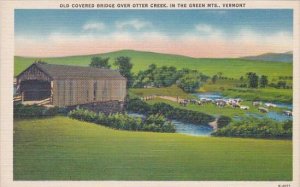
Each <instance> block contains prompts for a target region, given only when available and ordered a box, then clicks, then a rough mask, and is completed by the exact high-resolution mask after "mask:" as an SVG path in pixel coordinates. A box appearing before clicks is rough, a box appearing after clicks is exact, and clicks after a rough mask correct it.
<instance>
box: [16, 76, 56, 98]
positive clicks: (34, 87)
mask: <svg viewBox="0 0 300 187" xmlns="http://www.w3.org/2000/svg"><path fill="white" fill-rule="evenodd" d="M20 92H21V93H22V95H23V100H24V101H40V100H44V99H47V98H49V97H50V96H51V83H50V82H48V81H41V80H24V81H22V82H21V84H20Z"/></svg>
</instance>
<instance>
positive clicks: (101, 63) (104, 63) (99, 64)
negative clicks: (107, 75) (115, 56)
mask: <svg viewBox="0 0 300 187" xmlns="http://www.w3.org/2000/svg"><path fill="white" fill-rule="evenodd" d="M108 61H109V58H101V57H92V58H91V63H90V67H95V68H107V69H109V68H110V65H109V63H108Z"/></svg>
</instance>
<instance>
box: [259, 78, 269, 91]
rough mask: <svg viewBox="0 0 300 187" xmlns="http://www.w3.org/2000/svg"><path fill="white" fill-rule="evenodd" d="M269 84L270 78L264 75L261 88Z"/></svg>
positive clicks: (260, 83) (261, 79)
mask: <svg viewBox="0 0 300 187" xmlns="http://www.w3.org/2000/svg"><path fill="white" fill-rule="evenodd" d="M268 83H269V81H268V77H267V76H265V75H262V76H261V77H260V80H259V85H260V87H262V88H265V87H266V86H267V85H268Z"/></svg>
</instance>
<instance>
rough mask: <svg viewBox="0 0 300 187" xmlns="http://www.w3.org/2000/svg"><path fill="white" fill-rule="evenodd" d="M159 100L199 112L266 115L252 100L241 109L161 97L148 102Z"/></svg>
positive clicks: (152, 102)
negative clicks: (184, 103) (245, 107)
mask: <svg viewBox="0 0 300 187" xmlns="http://www.w3.org/2000/svg"><path fill="white" fill-rule="evenodd" d="M159 102H163V103H167V104H169V105H171V106H173V107H177V108H182V109H188V110H193V111H197V112H203V113H206V114H210V115H213V116H220V115H225V116H229V117H243V116H244V117H245V116H247V115H246V114H247V113H252V114H260V115H265V114H263V113H261V112H259V111H258V109H257V107H253V106H252V102H250V101H243V102H242V105H246V106H249V107H250V109H249V110H241V109H240V108H232V107H231V106H226V107H223V108H220V107H217V106H216V105H215V104H212V103H208V104H204V105H202V106H199V105H197V104H188V105H187V106H186V107H184V106H181V105H180V104H179V103H177V102H174V101H170V100H166V99H161V98H155V99H153V100H148V101H147V103H149V104H154V103H159ZM284 110H286V109H284V108H270V109H269V111H276V112H283V111H284Z"/></svg>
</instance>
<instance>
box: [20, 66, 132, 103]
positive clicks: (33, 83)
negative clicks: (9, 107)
mask: <svg viewBox="0 0 300 187" xmlns="http://www.w3.org/2000/svg"><path fill="white" fill-rule="evenodd" d="M126 81H127V80H126V79H125V78H124V77H123V76H122V75H121V74H120V73H119V72H118V71H116V70H111V69H100V68H92V67H79V66H66V65H54V64H46V63H33V64H32V65H31V66H29V67H28V68H27V69H26V70H24V71H23V72H21V73H20V74H19V75H18V76H17V79H16V84H17V88H18V93H19V94H20V97H21V101H22V103H26V102H27V103H30V102H31V103H34V102H35V101H47V102H46V103H47V105H52V106H59V107H70V106H78V105H82V106H89V105H90V104H92V105H93V106H96V105H103V104H104V103H116V102H117V103H123V102H124V100H125V96H126Z"/></svg>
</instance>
